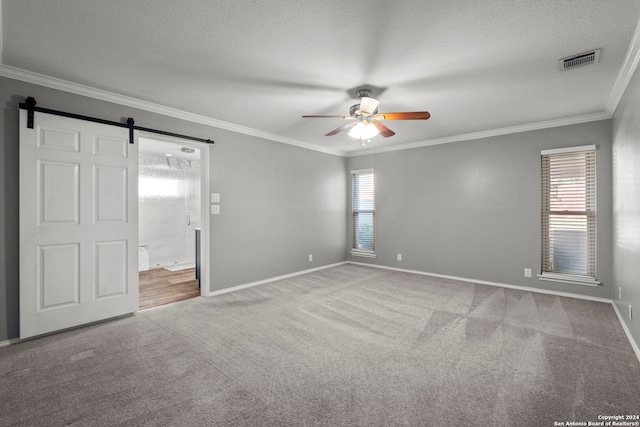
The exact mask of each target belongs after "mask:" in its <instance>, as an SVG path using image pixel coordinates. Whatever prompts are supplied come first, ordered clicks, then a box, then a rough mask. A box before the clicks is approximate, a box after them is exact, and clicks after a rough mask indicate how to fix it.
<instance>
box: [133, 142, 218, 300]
mask: <svg viewBox="0 0 640 427" xmlns="http://www.w3.org/2000/svg"><path fill="white" fill-rule="evenodd" d="M140 139H147V140H152V141H158V142H167V143H170V144H179V145H181V146H185V147H192V148H197V149H198V150H200V212H201V218H200V220H201V223H200V229H201V233H200V258H201V259H200V296H203V297H207V296H210V295H211V283H210V280H211V274H210V272H211V270H210V266H211V260H210V243H209V241H210V239H209V237H210V235H211V232H210V230H211V215H209V194H210V191H211V190H210V173H209V164H210V153H209V148H210V147H211V145H210V144H207V143H206V142H196V141H189V140H186V139H182V138H178V137H171V136H165V135H159V134H155V133H150V132H144V131H141V130H139V131H136V142H138V143H139V141H140ZM138 221H140V218H138ZM135 256H136V257H137V256H138V254H137V253H136V254H135Z"/></svg>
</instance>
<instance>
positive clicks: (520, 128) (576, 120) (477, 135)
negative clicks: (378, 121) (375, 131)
mask: <svg viewBox="0 0 640 427" xmlns="http://www.w3.org/2000/svg"><path fill="white" fill-rule="evenodd" d="M610 118H611V115H610V114H608V113H606V112H604V111H603V112H600V113H591V114H584V115H581V116H573V117H565V118H561V119H553V120H545V121H542V122H535V123H527V124H524V125H517V126H509V127H504V128H499V129H490V130H486V131H480V132H472V133H465V134H460V135H453V136H446V137H444V138H435V139H427V140H424V141H416V142H407V143H405V144H398V145H388V146H385V147H376V148H371V149H365V150H361V151H357V152H350V153H347V154H345V157H357V156H363V155H366V154H377V153H386V152H389V151H399V150H409V149H411V148H419V147H427V146H430V145H439V144H448V143H451V142H461V141H470V140H474V139H482V138H491V137H494V136H501V135H509V134H513V133H521V132H529V131H532V130H540V129H548V128H554V127H560V126H569V125H575V124H580V123H588V122H595V121H598V120H606V119H610Z"/></svg>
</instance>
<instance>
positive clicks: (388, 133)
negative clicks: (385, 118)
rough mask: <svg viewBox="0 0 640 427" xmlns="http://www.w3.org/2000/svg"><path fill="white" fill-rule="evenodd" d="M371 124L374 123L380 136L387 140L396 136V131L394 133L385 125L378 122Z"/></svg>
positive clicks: (373, 121)
mask: <svg viewBox="0 0 640 427" xmlns="http://www.w3.org/2000/svg"><path fill="white" fill-rule="evenodd" d="M371 123H373V124H374V125H375V127H377V128H378V131H379V132H380V135H382V136H384V137H385V138H388V137H390V136H393V135H395V134H396V133H395V132H394V131H392V130H391V129H389V128H388V127H386V126H385V125H383V124H382V123H380V122H378V121H375V120H372V121H371Z"/></svg>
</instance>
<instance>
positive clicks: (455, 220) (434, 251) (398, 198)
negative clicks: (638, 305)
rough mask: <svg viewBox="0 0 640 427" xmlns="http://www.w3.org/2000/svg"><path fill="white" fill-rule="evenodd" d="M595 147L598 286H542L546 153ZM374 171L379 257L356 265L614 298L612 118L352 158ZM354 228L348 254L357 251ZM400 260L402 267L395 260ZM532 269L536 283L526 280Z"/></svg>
mask: <svg viewBox="0 0 640 427" xmlns="http://www.w3.org/2000/svg"><path fill="white" fill-rule="evenodd" d="M586 144H597V145H598V146H599V150H598V152H597V156H598V157H597V174H598V188H597V191H598V223H597V227H598V229H597V230H598V235H597V238H598V253H597V257H598V265H597V269H598V279H600V280H601V281H602V282H603V286H600V287H587V286H581V285H571V284H565V283H557V282H547V281H541V280H539V279H538V278H536V277H535V275H536V274H537V273H539V272H540V230H541V225H540V194H541V190H540V150H542V149H547V148H556V147H568V146H576V145H586ZM347 163H348V164H347V166H348V170H352V169H363V168H370V167H371V168H375V173H376V252H377V258H376V259H369V258H364V257H357V256H351V255H349V256H348V259H349V260H351V261H356V262H365V263H374V264H379V265H385V266H391V267H396V268H402V269H409V270H418V271H423V272H429V273H436V274H443V275H450V276H457V277H463V278H469V279H475V280H485V281H491V282H498V283H504V284H510V285H517V286H528V287H533V288H539V289H547V290H554V291H560V292H572V293H577V294H582V295H587V296H595V297H603V298H610V297H611V289H612V280H611V279H612V272H611V121H609V120H605V121H599V122H592V123H586V124H579V125H572V126H565V127H558V128H551V129H544V130H537V131H531V132H523V133H518V134H513V135H505V136H498V137H492V138H485V139H479V140H473V141H465V142H457V143H452V144H444V145H435V146H429V147H421V148H414V149H410V150H402V151H395V152H389V153H381V154H373V155H364V156H358V157H352V158H349V159H348V162H347ZM349 223H350V221H349ZM350 233H351V224H349V228H348V234H347V247H348V248H350V247H351V234H350ZM398 253H401V254H402V257H403V258H402V261H397V259H396V255H397V254H398ZM526 267H528V268H531V269H532V273H533V276H534V277H532V278H525V277H524V268H526Z"/></svg>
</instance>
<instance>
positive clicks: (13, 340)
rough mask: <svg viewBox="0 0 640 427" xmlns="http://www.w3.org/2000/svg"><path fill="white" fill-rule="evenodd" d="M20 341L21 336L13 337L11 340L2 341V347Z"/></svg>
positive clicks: (0, 344) (0, 345)
mask: <svg viewBox="0 0 640 427" xmlns="http://www.w3.org/2000/svg"><path fill="white" fill-rule="evenodd" d="M19 342H20V338H12V339H10V340H6V341H0V347H7V346H9V345H11V344H17V343H19Z"/></svg>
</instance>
